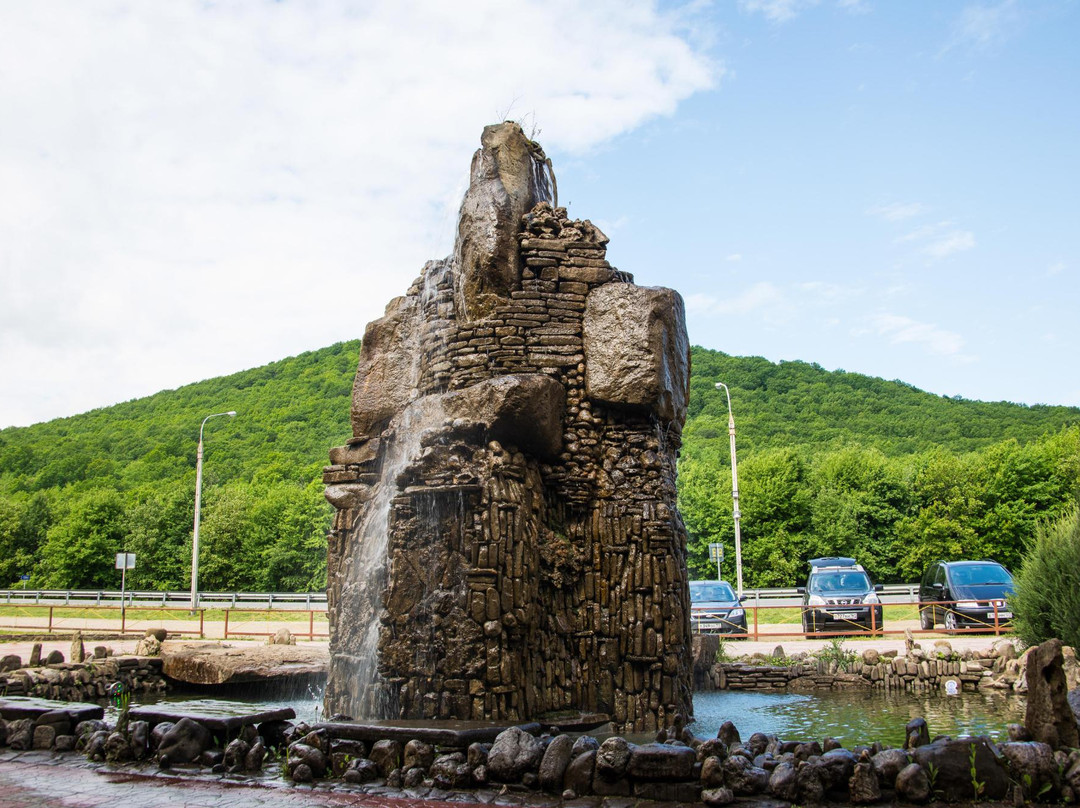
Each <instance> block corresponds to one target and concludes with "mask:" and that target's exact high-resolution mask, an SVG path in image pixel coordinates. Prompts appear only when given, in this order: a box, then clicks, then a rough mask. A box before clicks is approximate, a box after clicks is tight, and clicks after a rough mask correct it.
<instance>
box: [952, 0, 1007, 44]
mask: <svg viewBox="0 0 1080 808" xmlns="http://www.w3.org/2000/svg"><path fill="white" fill-rule="evenodd" d="M1021 21H1022V13H1021V8H1020V5H1019V4H1018V3H1017V2H1016V0H1002V2H1000V3H972V4H970V5H967V6H965V7H964V8H963V9H962V10H961V12H960V15H959V16H958V17H957V18H956V20H955V21H954V22H953V25H952V36H951V38H950V39H949V42H948V43H947V44H946V46H945V50H948V49H950V48H953V47H956V46H958V45H966V46H968V47H973V48H976V49H978V50H987V49H991V48H994V47H996V46H997V45H1000V44H1001V43H1002V42H1004V41H1005V40H1006V39H1008V38H1009V37H1010V36H1012V35H1013V34H1014V33H1015V31H1016V29H1017V28H1018V27H1019V25H1020V24H1021Z"/></svg>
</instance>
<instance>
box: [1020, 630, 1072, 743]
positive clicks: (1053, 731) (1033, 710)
mask: <svg viewBox="0 0 1080 808" xmlns="http://www.w3.org/2000/svg"><path fill="white" fill-rule="evenodd" d="M1027 687H1028V692H1027V716H1026V717H1025V718H1024V726H1026V727H1027V730H1028V732H1029V733H1031V737H1032V738H1034V739H1035V740H1036V741H1041V742H1042V743H1045V744H1048V745H1049V746H1050V748H1051V749H1058V748H1060V747H1063V746H1065V747H1077V746H1080V733H1078V731H1077V724H1076V716H1075V715H1073V711H1072V708H1070V706H1069V698H1068V697H1069V691H1068V687H1067V686H1066V683H1065V670H1064V659H1063V656H1062V643H1061V640H1058V639H1053V640H1047V641H1046V642H1044V643H1043V644H1042V645H1040V646H1038V647H1036V648H1034V649H1032V650H1031V652H1030V653H1028V655H1027Z"/></svg>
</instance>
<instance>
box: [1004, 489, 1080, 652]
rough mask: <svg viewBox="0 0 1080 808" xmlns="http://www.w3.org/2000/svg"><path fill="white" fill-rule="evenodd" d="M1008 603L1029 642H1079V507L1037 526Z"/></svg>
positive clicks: (1068, 643)
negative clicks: (1051, 640)
mask: <svg viewBox="0 0 1080 808" xmlns="http://www.w3.org/2000/svg"><path fill="white" fill-rule="evenodd" d="M1009 604H1010V605H1011V607H1012V610H1013V613H1014V614H1015V627H1016V633H1017V634H1018V635H1020V638H1021V639H1022V640H1023V641H1024V642H1025V643H1027V644H1028V645H1036V644H1038V643H1041V642H1044V641H1045V640H1048V639H1050V638H1052V637H1057V638H1059V639H1060V640H1061V641H1062V642H1063V643H1065V645H1071V646H1073V647H1074V648H1075V647H1077V646H1080V509H1077V508H1075V507H1074V508H1072V509H1071V510H1069V511H1068V512H1066V513H1065V515H1064V516H1062V517H1061V518H1060V519H1058V520H1057V521H1055V522H1050V523H1045V524H1041V525H1039V526H1038V528H1037V529H1036V531H1035V538H1034V540H1032V541H1030V542H1029V543H1028V547H1027V552H1026V554H1025V555H1024V561H1023V565H1022V566H1021V568H1020V572H1019V573H1018V574H1017V576H1016V591H1015V592H1014V593H1013V594H1012V596H1011V597H1010V598H1009Z"/></svg>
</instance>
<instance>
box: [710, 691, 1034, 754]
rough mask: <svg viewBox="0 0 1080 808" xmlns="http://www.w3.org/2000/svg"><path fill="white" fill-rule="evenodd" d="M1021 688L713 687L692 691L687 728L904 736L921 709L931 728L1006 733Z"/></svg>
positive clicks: (852, 737) (1018, 711)
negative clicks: (1009, 691)
mask: <svg viewBox="0 0 1080 808" xmlns="http://www.w3.org/2000/svg"><path fill="white" fill-rule="evenodd" d="M1025 709H1026V702H1025V700H1024V698H1023V697H1022V696H1016V695H1012V696H1006V695H1003V694H1001V693H994V692H990V693H959V694H957V695H955V696H946V695H943V694H940V693H932V694H916V693H888V694H886V693H883V692H882V691H880V690H878V691H854V690H847V691H843V690H827V691H819V692H815V693H757V692H749V691H737V690H736V691H731V690H724V691H714V692H711V693H695V694H694V717H695V722H694V723H693V724H692V725H691V729H692V730H693V731H694V733H695V734H697V735H699V736H703V737H713V736H715V735H716V731H717V730H718V729H719V728H720V725H721V724H723V723H724V721H732V722H733V723H734V724H735V726H736V727H738V728H739V732H740V733H741V735H742V737H743V739H744V740H745V739H746V738H748V737H749V736H750V734H752V733H754V732H764V733H765V734H767V735H776V736H778V737H780V738H783V739H785V740H803V739H806V740H818V741H820V740H821V739H822V738H825V737H826V736H832V737H834V738H836V739H837V740H839V741H840V742H841V743H843V744H844V746H846V747H848V748H850V747H852V746H857V745H859V744H870V743H873V742H874V741H881V742H882V743H885V744H887V745H889V746H901V745H902V744H903V742H904V726H905V725H906V724H907V722H908V721H910V720H911V719H912V718H918V717H920V716H921V717H922V718H925V719H926V723H927V724H928V725H929V726H930V737H934V736H935V735H952V736H953V737H958V736H962V735H989V736H991V737H992V738H994V739H995V740H1005V739H1006V732H1005V727H1006V725H1008V724H1012V723H1023V721H1024V711H1025Z"/></svg>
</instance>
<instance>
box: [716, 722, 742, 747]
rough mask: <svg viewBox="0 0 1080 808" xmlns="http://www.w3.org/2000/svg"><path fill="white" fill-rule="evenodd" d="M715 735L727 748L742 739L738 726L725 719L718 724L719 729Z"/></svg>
mask: <svg viewBox="0 0 1080 808" xmlns="http://www.w3.org/2000/svg"><path fill="white" fill-rule="evenodd" d="M716 737H717V738H719V739H720V740H721V741H723V742H724V743H725V744H726V745H727V746H728V748H730V747H732V746H734V745H735V744H737V743H739V742H741V741H742V738H741V737H740V735H739V730H738V728H737V727H736V726H735V725H734V724H733V723H731V722H730V721H725V722H724V723H723V724H721V725H720V730H719V731H718V732H717V733H716Z"/></svg>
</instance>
